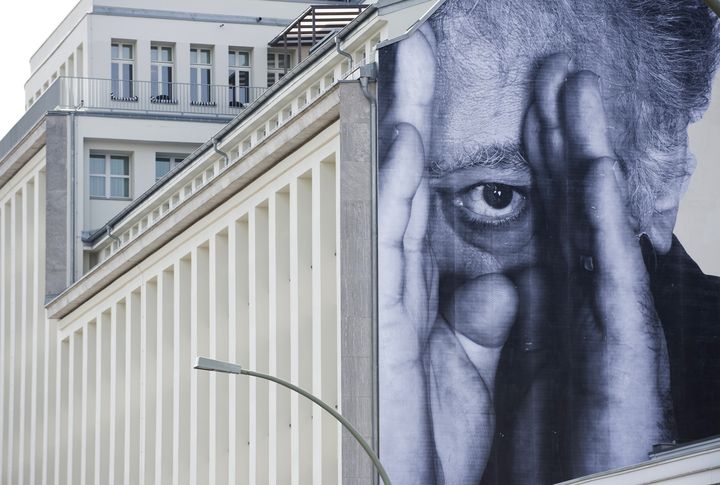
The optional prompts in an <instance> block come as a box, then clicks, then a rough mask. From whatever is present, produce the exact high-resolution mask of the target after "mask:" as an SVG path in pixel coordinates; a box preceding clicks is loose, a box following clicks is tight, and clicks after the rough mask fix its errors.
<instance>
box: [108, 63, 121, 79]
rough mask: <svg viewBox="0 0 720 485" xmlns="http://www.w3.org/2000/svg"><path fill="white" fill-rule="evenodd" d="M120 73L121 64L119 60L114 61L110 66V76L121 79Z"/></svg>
mask: <svg viewBox="0 0 720 485" xmlns="http://www.w3.org/2000/svg"><path fill="white" fill-rule="evenodd" d="M119 73H120V66H118V63H117V62H113V63H112V65H111V66H110V77H111V78H112V79H113V80H115V81H117V80H118V79H120V74H119Z"/></svg>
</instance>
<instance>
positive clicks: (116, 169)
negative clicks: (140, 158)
mask: <svg viewBox="0 0 720 485" xmlns="http://www.w3.org/2000/svg"><path fill="white" fill-rule="evenodd" d="M110 173H111V174H112V175H130V160H128V158H127V157H110Z"/></svg>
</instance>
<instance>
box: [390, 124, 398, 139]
mask: <svg viewBox="0 0 720 485" xmlns="http://www.w3.org/2000/svg"><path fill="white" fill-rule="evenodd" d="M399 134H400V130H398V127H397V125H395V126H394V127H393V135H392V139H393V140H395V138H397V137H398V135H399Z"/></svg>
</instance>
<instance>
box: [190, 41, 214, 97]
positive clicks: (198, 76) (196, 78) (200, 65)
mask: <svg viewBox="0 0 720 485" xmlns="http://www.w3.org/2000/svg"><path fill="white" fill-rule="evenodd" d="M203 52H207V53H208V62H207V63H205V62H201V57H200V54H201V53H203ZM213 54H214V53H213V49H212V47H209V46H198V45H191V46H190V104H192V105H199V106H214V105H215V101H214V100H213V96H212V81H213V72H212V71H213V57H214V55H213ZM193 57H194V59H193ZM203 72H207V81H208V82H207V83H204V82H203V81H202V77H203Z"/></svg>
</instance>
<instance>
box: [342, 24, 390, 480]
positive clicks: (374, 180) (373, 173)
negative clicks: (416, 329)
mask: <svg viewBox="0 0 720 485" xmlns="http://www.w3.org/2000/svg"><path fill="white" fill-rule="evenodd" d="M335 40H336V45H337V47H338V52H339V49H340V45H339V43H337V37H336V38H335ZM351 62H352V61H351ZM351 66H352V64H351ZM359 81H360V88H361V89H362V92H363V94H364V95H365V98H367V100H368V102H369V103H370V187H371V188H370V190H371V192H370V204H371V210H370V218H371V223H370V224H371V228H372V229H371V261H372V264H371V274H372V277H371V281H372V295H373V297H372V302H373V303H372V305H373V308H372V321H373V322H374V324H373V325H372V349H373V356H372V362H373V372H372V380H373V382H372V386H373V393H374V395H375V396H379V395H380V394H379V383H378V368H377V362H378V360H377V357H378V335H377V322H378V321H379V320H378V303H377V302H378V255H377V241H378V235H377V230H378V216H377V214H378V207H377V200H378V152H377V141H378V133H377V98H376V97H375V94H374V93H373V92H372V91H371V90H370V83H371V82H372V83H374V82H376V81H377V64H376V63H374V62H373V63H370V64H364V65H362V66H360V79H359ZM372 403H373V404H372V406H373V410H372V416H373V421H374V423H373V428H374V433H373V435H374V440H373V441H374V445H375V449H377V446H378V443H377V437H378V435H379V434H378V433H379V422H378V421H379V420H378V416H379V414H378V412H379V411H378V404H377V400H376V399H373V400H372ZM376 479H377V477H376V476H375V477H373V482H375V481H376Z"/></svg>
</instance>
